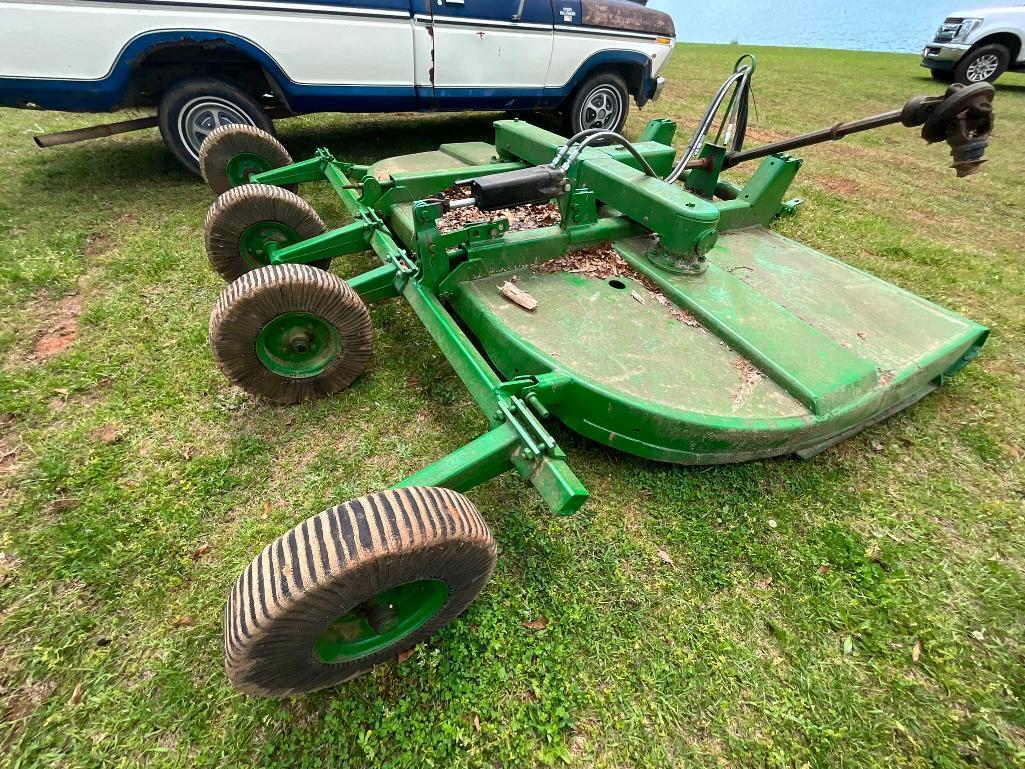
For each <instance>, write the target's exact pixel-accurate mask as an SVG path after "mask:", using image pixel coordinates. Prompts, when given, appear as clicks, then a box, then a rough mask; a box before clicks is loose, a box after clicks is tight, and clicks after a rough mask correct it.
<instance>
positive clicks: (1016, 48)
mask: <svg viewBox="0 0 1025 769" xmlns="http://www.w3.org/2000/svg"><path fill="white" fill-rule="evenodd" d="M992 43H996V44H997V45H1002V46H1003V47H1004V48H1006V49H1007V50H1008V51H1009V52H1010V53H1011V64H1012V65H1013V64H1014V62H1015V61H1017V60H1018V54H1019V53H1021V38H1019V37H1018V36H1017V35H1015V34H1014V33H1012V32H996V33H994V34H992V35H987V36H986V37H984V38H982V39H981V40H980V41H979V42H977V43H976V44H975V45H973V46H972V48H978V47H979V46H982V45H990V44H992Z"/></svg>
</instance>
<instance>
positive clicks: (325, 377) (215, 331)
mask: <svg viewBox="0 0 1025 769" xmlns="http://www.w3.org/2000/svg"><path fill="white" fill-rule="evenodd" d="M372 348H373V328H372V326H371V323H370V313H369V312H368V311H367V307H366V305H365V304H364V303H363V300H362V299H360V296H359V294H357V293H356V292H355V291H354V290H353V289H352V287H351V286H350V285H349V284H348V283H346V282H345V281H344V280H342V279H341V278H339V277H338V276H337V275H332V274H331V273H329V272H325V271H324V270H318V269H316V268H315V267H310V266H309V265H306V264H280V265H274V266H271V267H263V268H261V269H259V270H252V271H251V272H247V273H245V274H244V275H242V276H241V277H240V278H238V279H237V280H235V281H234V282H233V283H231V284H230V285H229V286H227V287H226V288H225V289H224V291H222V292H221V296H220V297H219V298H218V300H217V304H216V305H215V306H214V309H213V312H212V313H211V314H210V349H211V351H212V353H213V357H214V361H215V362H216V363H217V366H218V368H220V370H221V372H222V373H223V374H224V375H225V376H226V377H227V378H228V379H229V380H230V381H231V382H232V383H233V384H235V385H238V386H239V387H241V388H242V389H243V390H245V391H246V392H249V393H252V394H253V395H258V396H260V397H262V398H267V399H268V400H272V401H275V402H277V403H297V402H299V401H302V400H307V399H314V398H320V397H323V396H325V395H330V394H332V393H336V392H340V391H342V390H344V389H346V388H347V387H348V386H349V385H350V384H352V382H353V381H354V380H355V379H356V377H358V376H359V375H360V374H361V373H362V372H363V369H364V368H366V365H367V361H368V360H369V359H370V353H371V350H372Z"/></svg>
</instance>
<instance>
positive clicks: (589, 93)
mask: <svg viewBox="0 0 1025 769" xmlns="http://www.w3.org/2000/svg"><path fill="white" fill-rule="evenodd" d="M629 111H630V92H629V91H627V89H626V83H625V82H624V81H623V78H621V77H620V76H619V75H617V74H616V73H614V72H599V73H597V74H594V75H591V76H590V77H588V78H586V79H585V80H584V82H583V83H581V84H580V85H579V86H578V87H577V89H576V90H575V91H574V92H573V95H572V96H570V97H569V100H568V101H567V102H566V104H565V105H564V106H563V108H562V119H563V123H564V124H565V128H566V134H567V136H572V135H573V134H575V133H579V132H580V131H583V130H586V129H588V128H606V129H608V130H610V131H615V132H616V133H619V132H620V131H622V130H623V126H624V125H625V124H626V116H627V114H628V113H629Z"/></svg>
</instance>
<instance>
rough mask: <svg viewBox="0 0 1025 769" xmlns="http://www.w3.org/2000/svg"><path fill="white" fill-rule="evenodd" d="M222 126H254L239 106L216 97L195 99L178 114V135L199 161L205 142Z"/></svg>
mask: <svg viewBox="0 0 1025 769" xmlns="http://www.w3.org/2000/svg"><path fill="white" fill-rule="evenodd" d="M222 125H253V121H252V120H251V119H250V118H249V116H248V115H246V113H245V112H243V111H242V110H241V109H239V108H238V107H237V106H235V105H234V104H232V103H231V102H229V101H225V100H224V99H220V98H218V97H216V96H200V97H199V98H196V99H193V100H192V101H190V102H189V103H188V104H186V105H185V106H184V107H183V108H182V111H181V112H180V113H179V114H178V135H179V136H181V138H182V141H183V142H184V144H185V147H186V149H187V150H188V151H189V154H191V155H192V156H193V157H194V158H196V159H197V160H198V159H199V148H200V146H202V144H203V140H204V139H205V138H206V137H207V136H208V135H209V134H210V132H211V131H213V130H214V129H215V128H218V127H220V126H222Z"/></svg>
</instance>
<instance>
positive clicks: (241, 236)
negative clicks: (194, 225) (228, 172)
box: [203, 184, 331, 280]
mask: <svg viewBox="0 0 1025 769" xmlns="http://www.w3.org/2000/svg"><path fill="white" fill-rule="evenodd" d="M326 230H327V228H326V227H325V226H324V222H323V221H322V220H321V218H320V217H319V216H318V215H317V212H316V211H314V210H313V208H312V207H311V206H310V204H309V203H307V202H306V201H305V200H303V199H302V198H301V197H299V196H298V195H296V194H295V193H294V192H289V191H288V190H285V189H282V188H281V187H274V186H272V185H269V184H246V185H243V186H242V187H233V188H232V189H230V190H228V191H227V192H225V193H224V194H223V195H221V196H220V197H219V198H217V200H215V201H214V202H213V205H211V206H210V208H209V209H208V210H207V212H206V222H205V223H204V224H203V241H204V243H205V244H206V255H207V258H208V259H209V260H210V266H211V267H213V268H214V269H215V270H217V272H219V273H220V274H221V276H222V277H224V279H225V280H235V279H236V278H238V277H240V276H241V275H243V274H245V273H247V272H249V271H250V270H256V269H259V268H260V267H266V266H267V265H269V264H270V254H268V252H267V246H268V244H270V243H277V244H278V245H279V246H291V245H293V244H295V243H299V242H300V241H303V240H307V239H308V238H312V237H314V236H316V235H320V234H322V233H323V232H325V231H326ZM311 265H312V266H313V267H317V268H319V269H321V270H326V269H328V268H329V267H330V266H331V260H330V259H320V260H319V261H316V262H311Z"/></svg>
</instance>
